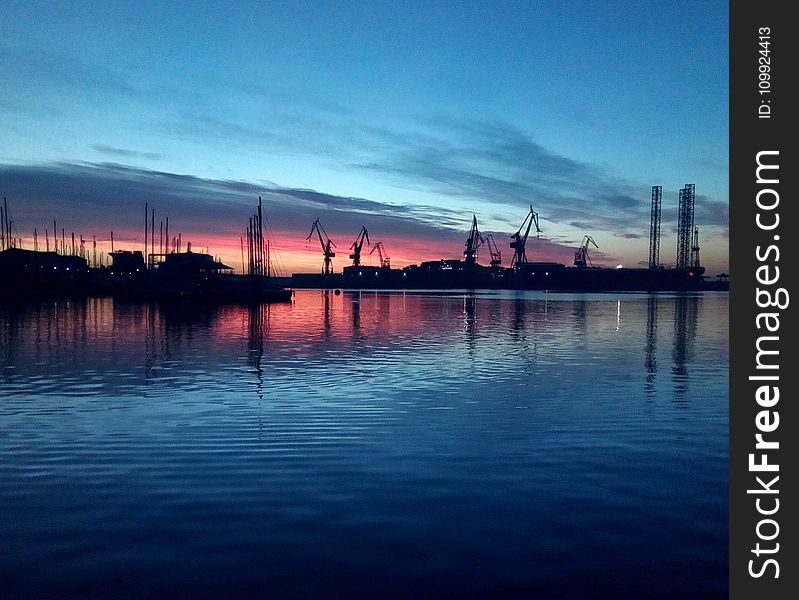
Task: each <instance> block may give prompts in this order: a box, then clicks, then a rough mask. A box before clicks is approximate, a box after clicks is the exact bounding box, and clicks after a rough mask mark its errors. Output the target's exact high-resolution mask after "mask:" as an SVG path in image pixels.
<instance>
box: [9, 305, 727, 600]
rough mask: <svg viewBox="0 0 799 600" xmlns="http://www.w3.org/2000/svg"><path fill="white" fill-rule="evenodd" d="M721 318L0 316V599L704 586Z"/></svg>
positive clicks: (716, 559) (566, 309) (238, 309)
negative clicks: (16, 597)
mask: <svg viewBox="0 0 799 600" xmlns="http://www.w3.org/2000/svg"><path fill="white" fill-rule="evenodd" d="M726 318H727V297H726V295H723V294H718V295H716V294H706V295H693V296H690V295H689V296H670V295H660V296H647V295H611V294H606V295H566V294H550V295H546V294H542V293H513V292H508V293H502V292H501V293H469V294H443V293H440V294H432V293H430V294H421V293H419V294H406V293H393V294H386V293H377V292H363V293H362V292H353V293H350V292H344V293H342V294H340V295H336V294H333V293H332V292H322V291H300V292H297V294H296V299H295V301H294V302H293V303H291V304H279V305H278V304H276V305H259V306H218V305H208V306H191V305H185V304H147V303H145V304H133V303H121V302H113V301H111V300H110V299H91V300H87V301H68V302H52V303H42V304H32V305H23V306H0V382H2V400H1V401H0V514H2V515H3V516H2V519H0V557H1V558H0V596H2V597H4V598H5V597H15V596H25V597H36V596H43V595H44V596H47V595H49V596H57V597H76V598H77V597H80V598H86V597H92V596H95V597H104V598H105V597H131V598H137V597H142V596H164V595H174V594H180V595H189V596H197V595H203V594H209V595H217V596H219V595H230V594H233V595H258V596H264V595H266V596H275V595H276V596H281V595H282V596H294V597H303V596H304V597H307V596H309V595H310V596H313V595H320V594H325V595H331V594H339V595H341V594H349V595H352V591H353V590H357V592H358V593H359V594H360V595H365V596H372V597H374V596H382V597H385V596H398V597H402V596H407V595H408V594H409V593H410V592H411V590H419V589H423V590H425V591H426V593H427V595H434V596H435V595H450V596H464V595H473V594H482V595H497V594H500V595H502V594H503V593H506V594H507V593H511V592H514V591H516V592H520V595H524V596H525V597H530V596H531V595H533V596H535V595H538V596H540V597H548V598H549V597H555V598H557V597H573V598H582V597H593V596H597V595H600V596H617V597H621V596H624V597H627V596H634V597H648V598H651V597H678V596H684V595H685V594H687V593H688V592H691V593H694V594H699V595H701V596H702V597H713V596H719V597H722V596H724V595H725V593H726V573H727V570H726V569H727V567H726V544H727V533H726V484H727V480H726V469H727V467H726V460H727V459H726V448H727V437H726V436H727V434H726V422H727V397H726V394H727V385H726V380H727V333H726V327H727V321H726ZM664 349H665V350H664ZM669 349H670V352H669ZM664 369H665V372H666V373H667V374H668V375H670V377H669V376H668V375H667V376H665V377H664V376H662V373H663V372H664ZM669 371H670V373H669ZM675 573H679V574H680V576H679V577H675V576H674V574H675ZM620 574H623V576H620Z"/></svg>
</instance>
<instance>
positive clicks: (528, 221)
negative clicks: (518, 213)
mask: <svg viewBox="0 0 799 600" xmlns="http://www.w3.org/2000/svg"><path fill="white" fill-rule="evenodd" d="M534 224H535V232H536V237H538V236H539V234H541V233H542V232H541V228H540V227H539V226H538V213H537V212H535V211H534V210H533V205H532V204H531V205H530V212H528V213H527V216H526V217H525V218H524V221H522V224H521V225H520V226H519V230H518V231H517V232H516V233H514V234H513V235H512V236H510V238H511V243H510V247H511V248H513V251H514V253H513V258H512V259H511V261H510V266H511V267H518V266H519V265H523V264H524V263H526V262H527V254H526V253H525V247H526V246H527V237H528V236H529V235H530V229H531V228H532V226H533V225H534ZM525 227H526V229H525ZM522 229H524V234H522Z"/></svg>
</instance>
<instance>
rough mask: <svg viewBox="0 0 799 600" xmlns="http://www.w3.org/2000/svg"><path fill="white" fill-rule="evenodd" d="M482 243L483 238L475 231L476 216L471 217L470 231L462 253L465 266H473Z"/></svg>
mask: <svg viewBox="0 0 799 600" xmlns="http://www.w3.org/2000/svg"><path fill="white" fill-rule="evenodd" d="M482 243H483V236H482V235H480V230H478V229H477V215H472V229H471V231H470V232H469V237H468V238H466V249H465V250H464V251H463V260H464V262H465V263H466V264H468V265H473V264H475V263H476V262H477V249H478V248H479V247H480V246H481V245H482Z"/></svg>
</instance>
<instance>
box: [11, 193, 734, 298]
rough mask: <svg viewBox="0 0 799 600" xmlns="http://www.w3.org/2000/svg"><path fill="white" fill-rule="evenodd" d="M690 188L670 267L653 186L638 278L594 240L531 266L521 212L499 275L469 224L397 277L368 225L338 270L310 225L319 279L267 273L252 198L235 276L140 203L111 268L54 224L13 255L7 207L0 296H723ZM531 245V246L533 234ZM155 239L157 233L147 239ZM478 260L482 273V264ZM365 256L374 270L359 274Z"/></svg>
mask: <svg viewBox="0 0 799 600" xmlns="http://www.w3.org/2000/svg"><path fill="white" fill-rule="evenodd" d="M694 196H695V191H694V186H693V185H692V184H687V185H686V186H685V187H684V188H683V189H682V190H680V204H679V213H678V215H679V223H678V231H679V235H678V246H677V253H676V254H677V262H676V266H674V267H672V268H667V267H664V266H663V264H661V261H660V229H661V224H660V219H661V212H662V209H661V202H662V192H661V187H660V186H653V188H652V204H651V215H652V216H651V223H650V232H649V235H650V244H649V264H648V266H647V267H646V268H629V267H623V266H622V265H618V266H617V267H606V266H596V265H594V264H593V261H592V258H591V247H592V246H593V247H595V248H598V245H597V242H596V241H595V240H594V238H593V237H592V236H590V235H588V234H586V235H585V236H584V237H583V240H582V243H581V244H580V246H579V247H578V248H577V249H576V250H575V252H574V261H573V264H572V265H565V264H562V263H558V262H553V261H540V260H530V259H529V258H528V251H529V249H530V246H531V245H534V244H535V242H536V240H537V239H538V236H539V235H540V233H541V229H540V226H539V215H538V213H537V212H536V211H535V210H534V209H533V207H532V206H530V209H529V212H528V213H527V215H526V217H525V218H524V220H523V221H522V223H521V225H520V226H519V229H518V230H517V231H516V232H515V233H513V234H511V235H510V236H509V242H508V246H507V247H508V248H509V249H510V250H511V251H512V252H513V254H512V256H511V259H510V263H509V266H503V261H502V249H501V248H500V247H499V245H498V244H497V242H496V239H495V236H494V234H491V233H489V234H483V233H482V232H481V231H480V229H479V226H478V220H477V217H476V216H475V215H473V216H472V224H471V229H470V230H469V233H468V236H467V238H466V241H465V244H464V249H463V251H462V258H459V259H439V260H429V261H423V262H421V263H419V264H411V265H407V266H404V267H401V268H394V267H392V266H391V258H390V256H389V254H388V251H387V249H386V247H385V245H384V243H383V242H381V241H375V242H374V243H372V242H371V240H370V238H369V231H368V229H367V228H366V226H363V227H362V228H361V231H360V232H359V233H358V235H357V237H356V239H355V241H354V242H353V243H352V244H351V246H350V247H349V249H350V253H349V254H348V258H349V261H350V263H351V264H349V265H347V266H345V267H343V269H341V271H340V272H337V271H336V269H335V267H334V258H335V257H336V252H335V248H336V245H335V243H334V242H333V240H332V239H331V238H330V236H328V234H327V232H326V230H325V229H324V227H323V226H322V224H321V222H320V219H318V218H317V219H316V221H314V223H313V225H312V227H311V232H310V234H309V235H308V237H307V241H309V242H316V241H318V243H319V248H320V250H321V255H322V267H321V269H320V272H318V273H294V274H291V275H288V274H285V275H283V276H278V275H276V274H275V273H273V268H272V261H271V260H270V251H271V249H272V248H273V247H274V243H275V242H274V240H270V239H269V238H268V236H265V234H264V209H263V202H262V199H261V198H259V199H258V205H257V210H256V211H255V212H254V214H253V215H252V216H251V217H249V218H248V221H247V226H246V232H245V236H243V237H241V239H240V248H241V269H240V272H239V273H235V270H236V269H235V268H234V267H233V266H230V265H228V264H225V263H223V262H221V260H220V259H218V257H215V256H212V255H211V254H208V253H204V252H196V251H193V250H192V245H191V242H186V244H185V249H184V243H183V240H182V237H181V235H180V234H178V235H177V236H173V237H171V238H170V234H169V219H168V218H167V219H166V220H161V221H159V224H158V227H157V226H156V221H155V209H151V208H149V207H148V206H147V205H146V204H145V208H144V215H145V217H144V240H143V249H142V250H129V249H116V248H115V247H114V237H113V232H111V251H110V252H108V259H109V261H110V262H109V264H107V265H106V264H102V265H100V264H98V259H97V251H96V244H97V242H96V237H95V236H93V238H92V241H91V243H92V247H91V249H89V248H87V244H86V240H85V239H84V238H83V236H79V237H78V238H77V240H76V237H75V234H74V233H72V234H71V236H70V238H69V239H70V240H71V243H69V244H68V243H67V241H66V240H67V238H66V235H65V232H64V230H63V229H62V231H61V240H60V244H59V240H58V238H57V236H56V235H55V232H57V231H58V229H57V226H56V222H55V221H54V222H53V232H54V235H53V249H52V250H51V249H50V236H49V233H48V231H47V230H45V249H44V250H42V249H41V248H40V244H39V239H38V230H37V229H35V230H34V236H33V246H34V247H33V249H27V248H23V247H22V246H23V243H22V240H21V239H19V238H15V237H14V236H13V235H12V232H11V226H10V219H9V208H8V203H7V201H6V200H5V199H4V206H3V207H2V211H1V212H0V217H2V221H3V226H2V229H3V237H2V246H1V247H2V250H0V279H4V280H7V281H13V282H14V285H13V286H9V288H8V292H7V295H8V296H11V297H15V298H20V297H22V298H40V297H58V296H73V297H74V296H83V297H89V296H104V295H111V296H118V297H124V298H138V299H184V300H188V299H194V300H201V301H241V302H285V301H290V300H291V297H292V290H293V289H301V288H323V289H352V290H359V289H371V290H403V289H404V290H434V289H440V290H477V289H488V290H540V291H553V292H687V291H700V290H716V291H724V290H728V289H729V283H728V276H727V275H726V274H721V275H719V276H718V278H717V280H709V278H708V277H706V276H705V274H704V273H705V269H704V267H702V266H701V263H700V258H699V251H700V247H699V228H698V225H697V224H696V223H695V218H694V203H695V200H694ZM533 228H534V232H535V236H534V237H532V236H531V231H533ZM156 230H158V234H157V237H156ZM481 254H482V255H488V256H489V260H488V264H482V263H481V261H480V258H481ZM366 256H369V257H372V256H375V258H376V259H377V261H378V264H377V265H367V264H364V259H365V258H366Z"/></svg>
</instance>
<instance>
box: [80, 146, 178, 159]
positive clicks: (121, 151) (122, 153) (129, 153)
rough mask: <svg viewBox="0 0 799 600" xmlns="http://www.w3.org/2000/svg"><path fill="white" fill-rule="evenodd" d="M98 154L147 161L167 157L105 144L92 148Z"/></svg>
mask: <svg viewBox="0 0 799 600" xmlns="http://www.w3.org/2000/svg"><path fill="white" fill-rule="evenodd" d="M92 148H94V149H95V150H96V151H97V152H100V153H101V154H108V155H110V156H118V157H122V158H144V159H147V160H162V159H163V158H165V155H163V154H159V153H157V152H138V151H136V150H127V149H125V148H114V147H113V146H105V145H103V144H95V145H94V146H92Z"/></svg>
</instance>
